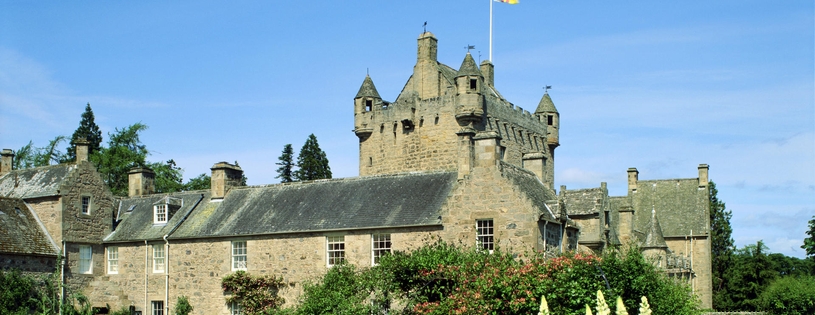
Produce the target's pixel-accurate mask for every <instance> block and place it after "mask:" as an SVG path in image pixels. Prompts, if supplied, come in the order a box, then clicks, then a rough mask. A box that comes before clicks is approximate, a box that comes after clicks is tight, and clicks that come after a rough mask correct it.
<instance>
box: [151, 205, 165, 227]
mask: <svg viewBox="0 0 815 315" xmlns="http://www.w3.org/2000/svg"><path fill="white" fill-rule="evenodd" d="M164 223H167V204H158V205H154V206H153V224H164Z"/></svg>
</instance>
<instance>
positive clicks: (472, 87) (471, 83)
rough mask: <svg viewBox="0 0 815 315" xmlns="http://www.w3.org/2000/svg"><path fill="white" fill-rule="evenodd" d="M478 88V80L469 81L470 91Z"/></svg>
mask: <svg viewBox="0 0 815 315" xmlns="http://www.w3.org/2000/svg"><path fill="white" fill-rule="evenodd" d="M476 88H478V80H476V79H470V90H475V89H476Z"/></svg>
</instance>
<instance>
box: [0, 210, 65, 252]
mask: <svg viewBox="0 0 815 315" xmlns="http://www.w3.org/2000/svg"><path fill="white" fill-rule="evenodd" d="M57 250H58V249H57V248H56V244H55V243H54V242H53V241H52V240H51V238H50V237H49V236H48V234H47V233H46V232H45V231H44V230H43V227H42V226H41V225H40V223H39V222H37V219H36V217H35V216H34V214H33V212H32V211H31V209H29V208H28V206H27V205H26V204H25V202H24V201H23V200H22V199H17V198H2V197H0V253H14V254H20V255H31V254H34V255H54V256H56V254H57Z"/></svg>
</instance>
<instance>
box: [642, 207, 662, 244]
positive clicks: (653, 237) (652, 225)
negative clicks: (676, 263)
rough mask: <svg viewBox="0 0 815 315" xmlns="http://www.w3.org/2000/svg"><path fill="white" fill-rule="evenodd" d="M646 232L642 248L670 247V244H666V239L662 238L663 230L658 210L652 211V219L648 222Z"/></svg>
mask: <svg viewBox="0 0 815 315" xmlns="http://www.w3.org/2000/svg"><path fill="white" fill-rule="evenodd" d="M645 231H646V233H645V240H644V241H643V242H642V248H667V247H668V244H666V243H665V238H664V237H663V236H662V228H661V227H660V226H659V219H657V212H656V210H651V219H650V220H648V225H647V226H646V228H645Z"/></svg>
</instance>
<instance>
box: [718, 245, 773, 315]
mask: <svg viewBox="0 0 815 315" xmlns="http://www.w3.org/2000/svg"><path fill="white" fill-rule="evenodd" d="M768 250H769V248H767V246H766V245H764V242H763V241H758V242H757V243H756V244H750V245H746V246H744V247H743V248H740V249H738V250H736V252H735V253H734V255H733V268H731V269H730V270H729V271H728V272H727V274H726V275H725V276H726V277H727V278H728V279H727V286H728V287H727V291H728V296H729V299H727V300H725V302H726V304H725V306H724V310H727V311H758V310H759V307H760V300H759V297H760V296H761V293H762V292H763V291H764V289H765V288H767V286H768V285H769V284H770V283H771V282H772V281H773V280H774V279H775V278H776V277H777V276H778V272H777V271H775V270H774V269H773V267H774V265H773V261H772V260H771V259H770V257H769V256H768V255H767V251H768Z"/></svg>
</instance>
